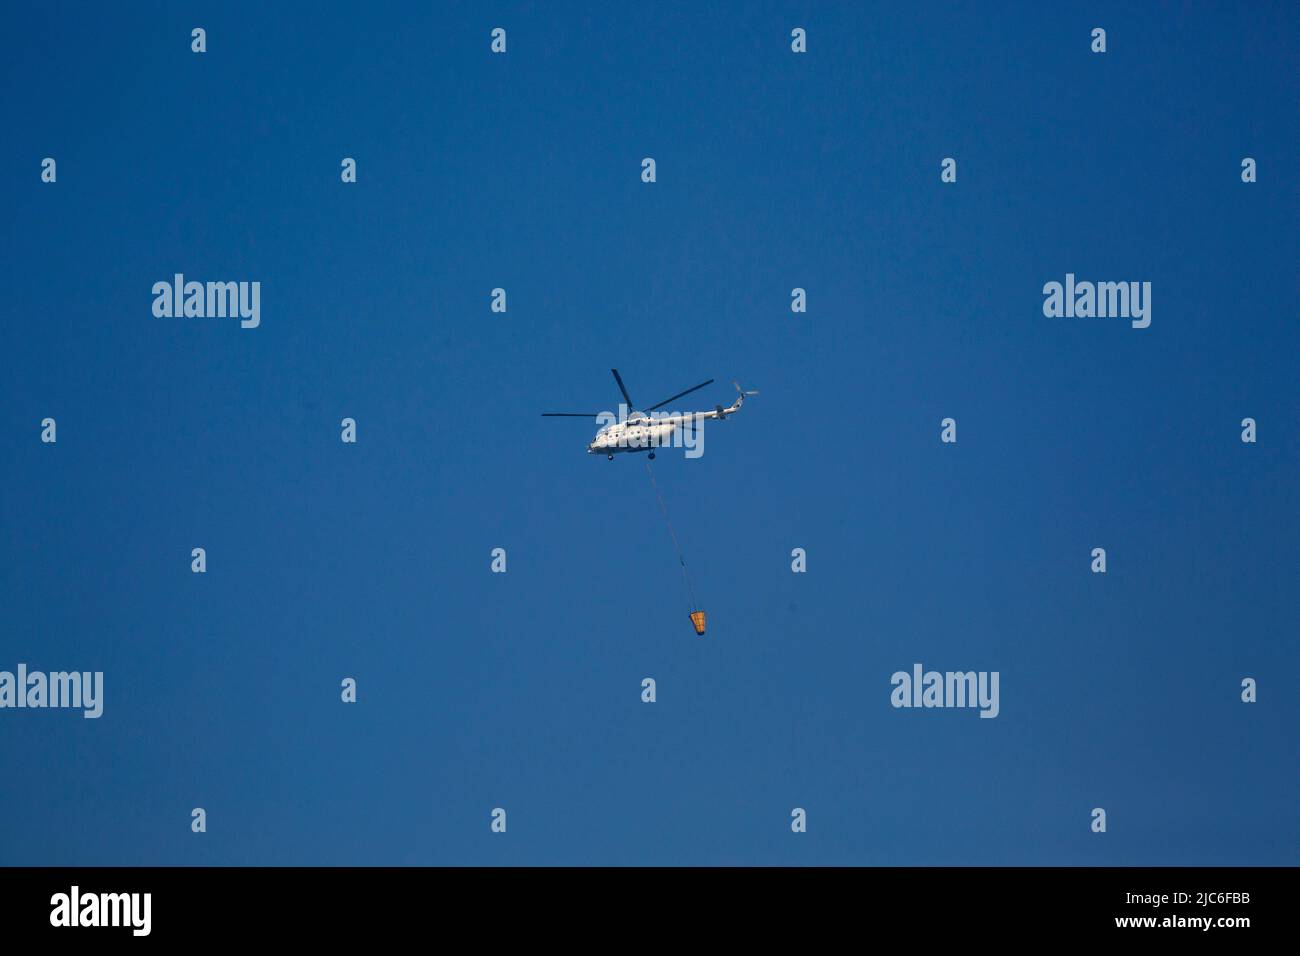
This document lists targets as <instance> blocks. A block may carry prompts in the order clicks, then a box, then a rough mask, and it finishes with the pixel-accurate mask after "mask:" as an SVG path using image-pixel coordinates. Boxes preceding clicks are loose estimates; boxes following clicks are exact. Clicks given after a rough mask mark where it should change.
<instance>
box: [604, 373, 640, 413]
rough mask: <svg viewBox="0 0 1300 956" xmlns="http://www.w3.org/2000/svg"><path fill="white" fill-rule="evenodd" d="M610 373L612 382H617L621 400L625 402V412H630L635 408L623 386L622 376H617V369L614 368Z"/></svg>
mask: <svg viewBox="0 0 1300 956" xmlns="http://www.w3.org/2000/svg"><path fill="white" fill-rule="evenodd" d="M610 371H611V372H613V373H614V381H616V382H618V390H619V391H620V392H622V393H623V400H624V401H625V402H627V410H628V411H631V410H632V409H634V408H636V406H635V405H633V404H632V396H631V395H629V394H628V393H627V388H626V387H624V385H623V376H622V375H619V374H618V369H616V368H612V369H610Z"/></svg>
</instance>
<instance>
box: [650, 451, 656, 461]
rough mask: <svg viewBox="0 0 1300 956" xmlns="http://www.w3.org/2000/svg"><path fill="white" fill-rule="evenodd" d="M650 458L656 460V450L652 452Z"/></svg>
mask: <svg viewBox="0 0 1300 956" xmlns="http://www.w3.org/2000/svg"><path fill="white" fill-rule="evenodd" d="M650 460H651V461H654V460H655V453H654V452H651V453H650Z"/></svg>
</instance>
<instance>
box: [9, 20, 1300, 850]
mask: <svg viewBox="0 0 1300 956" xmlns="http://www.w3.org/2000/svg"><path fill="white" fill-rule="evenodd" d="M0 25H2V27H3V29H0V72H2V73H3V85H2V88H0V96H2V97H3V100H0V107H2V110H3V116H2V121H3V131H4V135H3V140H2V142H0V200H2V201H3V209H4V212H5V219H6V222H7V224H8V228H7V229H6V230H4V239H3V247H0V251H3V254H4V263H5V265H4V278H5V281H4V286H5V289H4V295H3V296H2V297H0V302H2V303H3V304H2V305H0V308H2V309H3V336H4V340H3V348H2V349H0V355H2V356H3V358H2V359H0V361H2V362H3V366H2V368H0V371H2V373H3V374H2V376H0V380H2V381H3V385H0V395H2V396H3V404H2V406H0V427H2V428H3V432H2V434H0V445H2V447H3V455H2V458H3V466H4V467H3V489H2V491H3V493H2V494H0V522H2V524H0V606H2V607H3V612H4V617H3V624H2V626H0V669H5V670H13V669H14V668H15V667H16V665H17V664H18V663H19V662H22V663H26V664H27V666H28V667H29V668H30V669H33V670H44V671H55V670H67V669H75V670H91V671H95V670H100V671H103V672H104V674H105V677H104V680H105V702H104V714H103V716H102V717H101V718H100V719H98V720H85V719H82V717H81V716H80V715H79V714H78V713H76V712H68V711H57V710H43V711H34V710H22V711H19V710H4V711H0V863H7V864H96V865H108V864H241V863H251V864H500V863H512V864H579V863H601V864H732V863H736V864H1083V865H1094V864H1296V863H1297V862H1298V861H1300V826H1298V824H1297V814H1296V798H1297V784H1298V783H1300V773H1298V770H1297V766H1298V762H1297V747H1296V732H1297V728H1298V727H1300V707H1298V706H1297V700H1298V697H1297V672H1298V668H1300V653H1298V652H1297V637H1298V630H1297V613H1296V577H1297V571H1298V570H1300V542H1298V541H1297V528H1300V493H1298V491H1300V482H1298V481H1297V464H1298V463H1300V438H1298V437H1297V429H1296V422H1297V420H1298V418H1300V386H1298V385H1297V372H1296V349H1297V344H1300V335H1298V334H1297V331H1296V316H1297V292H1298V291H1300V289H1298V284H1297V278H1296V263H1297V253H1298V252H1300V249H1298V248H1297V245H1298V243H1297V231H1296V223H1297V221H1300V202H1298V201H1297V186H1296V177H1295V173H1294V169H1293V167H1294V163H1295V160H1296V156H1297V145H1298V143H1297V127H1296V103H1297V101H1298V95H1300V81H1298V80H1297V70H1296V69H1295V66H1296V54H1295V49H1296V48H1295V38H1296V36H1297V27H1298V26H1300V15H1298V14H1297V11H1296V7H1295V6H1294V5H1293V4H1287V3H1259V4H1250V5H1239V6H1236V7H1233V6H1230V5H1226V4H1223V5H1220V4H1214V5H1211V4H1189V5H1186V6H1185V7H1184V6H1183V5H1172V4H1169V5H1156V4H1140V5H1134V4H1072V5H1069V6H1065V5H1061V4H1039V3H1023V4H1014V5H1009V4H997V5H993V4H978V5H956V4H947V3H944V4H902V3H900V4H892V5H889V6H873V5H868V4H859V3H854V4H848V3H845V4H830V3H746V4H709V5H702V4H674V5H669V4H661V3H652V4H635V5H634V4H630V3H618V4H612V5H609V4H596V3H591V4H576V3H533V4H519V5H507V4H487V5H484V4H455V5H442V4H428V3H421V4H409V5H406V6H405V7H394V6H390V5H379V6H378V7H374V8H372V7H371V5H367V4H349V5H346V6H338V7H337V8H335V6H334V5H332V4H324V5H312V6H311V7H310V10H308V9H307V7H306V6H305V5H303V6H299V5H289V4H262V3H241V4H227V3H221V4H215V3H214V4H200V5H197V6H191V7H188V8H187V6H186V5H180V4H163V3H156V4H130V5H122V6H116V5H114V6H113V7H112V8H109V7H102V8H96V9H93V10H92V9H89V8H86V7H84V6H82V5H78V4H62V3H55V4H23V5H21V7H19V6H14V7H11V8H9V9H7V10H6V12H5V13H4V14H3V21H2V23H0ZM196 26H202V27H204V28H205V29H206V30H207V52H206V53H205V54H203V55H196V54H193V53H191V52H190V30H191V29H192V28H193V27H196ZM497 26H500V27H503V28H505V29H506V30H507V37H508V47H507V49H508V52H507V53H506V54H505V55H503V56H494V55H492V54H491V53H490V51H489V32H490V30H491V29H492V28H493V27H497ZM799 26H802V27H804V28H806V30H807V32H808V52H807V53H806V54H804V55H797V54H794V53H792V52H791V49H790V31H791V30H792V29H793V28H795V27H799ZM1095 26H1102V27H1104V28H1106V30H1107V33H1108V36H1107V46H1108V49H1107V52H1106V53H1105V54H1103V55H1097V54H1093V53H1091V52H1090V50H1089V46H1090V36H1089V34H1090V31H1091V30H1092V28H1093V27H1095ZM47 156H48V157H53V158H55V159H56V160H57V164H58V165H57V177H58V178H57V182H56V183H54V184H45V183H42V182H41V181H40V163H41V160H42V159H43V158H44V157H47ZM647 156H648V157H653V158H654V159H655V160H656V163H657V182H655V183H653V184H645V183H642V182H641V177H640V173H641V160H642V158H643V157H647ZM1247 156H1249V157H1253V158H1255V159H1256V160H1257V163H1258V179H1259V181H1258V182H1257V183H1254V184H1245V183H1243V182H1242V181H1241V176H1240V164H1241V160H1242V158H1243V157H1247ZM343 157H354V158H355V159H356V160H357V169H358V181H357V182H356V183H355V184H344V183H342V182H341V181H340V162H341V160H342V159H343ZM944 157H953V158H955V159H956V160H957V162H958V179H957V182H956V183H951V184H944V183H941V182H940V176H939V173H940V162H941V160H942V159H943V158H944ZM176 272H183V273H184V274H185V275H186V276H187V277H189V278H193V279H199V280H250V281H251V280H257V281H259V282H261V284H262V286H261V289H262V293H261V325H260V327H258V328H256V329H241V328H240V327H239V325H238V323H237V322H236V321H234V320H229V319H207V318H188V319H185V318H156V317H154V315H153V314H152V311H151V305H152V294H151V287H152V285H153V283H154V282H157V281H160V280H163V281H167V280H170V278H171V276H172V275H173V274H174V273H176ZM1067 272H1073V273H1075V274H1076V275H1077V276H1078V277H1079V278H1080V279H1081V280H1082V279H1091V280H1098V281H1101V280H1116V281H1120V280H1134V281H1149V282H1151V283H1152V313H1151V317H1152V323H1151V326H1150V328H1147V329H1134V328H1132V327H1130V325H1129V323H1128V322H1127V321H1124V320H1122V319H1081V318H1069V319H1067V318H1047V317H1045V316H1044V314H1043V311H1042V305H1043V294H1042V287H1043V285H1044V283H1046V282H1049V281H1053V280H1055V281H1063V280H1064V277H1065V274H1066V273H1067ZM495 287H503V288H505V289H506V290H507V295H508V312H507V313H506V314H504V315H502V314H494V313H493V312H491V311H490V309H489V302H490V292H491V290H492V289H493V288H495ZM795 287H802V288H805V289H806V290H807V302H808V311H807V312H806V313H805V314H794V313H792V312H791V309H790V293H791V289H793V288H795ZM611 367H617V368H619V369H620V370H621V371H622V373H623V376H624V378H625V380H626V381H627V384H628V387H629V389H630V390H631V391H632V394H633V396H634V397H635V398H637V399H638V401H640V402H642V403H646V402H649V401H653V400H658V399H659V398H662V397H664V396H667V395H671V394H673V393H674V392H676V391H679V390H681V389H683V388H686V387H688V386H689V385H692V384H694V383H696V382H698V381H701V380H703V379H705V378H709V377H714V378H716V379H717V383H716V384H714V385H712V386H709V387H708V388H706V389H704V390H702V391H701V392H699V393H697V394H696V395H693V396H691V397H690V398H689V399H686V400H683V402H682V403H681V405H680V406H679V407H683V408H688V409H689V408H711V407H712V406H713V405H715V404H717V403H720V402H722V403H725V402H728V401H730V400H731V399H732V398H733V397H734V391H733V390H732V389H731V386H730V385H729V384H728V383H729V382H730V380H731V379H733V378H737V379H739V380H740V381H741V383H742V384H743V385H745V386H746V387H747V388H758V389H761V392H762V394H761V395H760V396H758V397H756V398H753V399H752V400H750V401H749V402H747V403H746V405H745V408H744V410H743V411H742V412H741V413H740V414H739V415H737V416H736V417H735V418H733V419H731V420H728V421H726V422H723V423H710V425H709V426H708V427H707V428H706V431H705V454H704V455H703V457H701V458H699V459H697V460H686V459H684V458H683V457H682V453H681V452H680V451H675V452H664V453H663V454H661V455H660V456H659V457H658V459H657V460H656V462H655V472H656V475H657V477H658V481H659V484H660V487H661V489H662V491H663V493H664V496H665V499H666V501H667V503H668V507H669V509H670V510H671V512H672V515H673V520H674V524H675V526H676V528H677V531H678V534H679V536H680V538H681V541H682V546H683V548H684V550H685V553H686V556H687V561H688V564H689V567H690V569H691V572H692V575H693V580H694V584H695V588H696V591H697V592H698V594H699V598H700V602H701V604H702V605H703V606H704V607H705V609H706V610H707V611H708V614H709V630H708V633H707V635H706V636H705V637H703V638H698V637H696V636H695V634H694V632H693V631H692V629H691V625H690V622H689V621H688V620H687V616H686V612H687V606H686V605H687V600H686V597H685V594H684V589H683V586H682V581H681V578H680V574H679V572H678V569H677V566H676V557H675V554H674V551H673V547H672V542H671V540H670V539H669V536H668V531H667V529H666V527H665V524H664V521H663V519H662V516H661V515H660V513H659V510H658V505H657V503H656V501H655V498H654V495H653V492H652V490H651V487H650V485H649V482H648V479H647V476H646V473H645V468H644V465H643V462H642V460H641V458H640V457H637V456H627V457H623V458H619V459H616V460H615V461H613V462H609V461H606V460H605V459H604V458H603V457H596V456H591V455H588V454H586V452H585V446H586V443H587V442H588V441H589V440H590V439H591V437H592V434H593V433H594V431H595V427H594V424H589V423H587V422H585V421H582V420H578V419H559V420H551V419H543V418H541V417H539V413H540V412H542V411H546V410H551V409H555V410H570V409H571V410H578V411H581V410H585V409H588V408H591V409H593V410H603V409H613V408H615V407H616V405H617V402H618V393H617V390H616V387H615V385H614V382H613V380H612V378H611V377H610V374H609V369H610V368H611ZM949 416H950V417H953V418H955V419H956V421H957V423H958V426H957V427H958V441H957V443H956V444H955V445H953V444H943V443H941V442H940V434H939V433H940V428H939V423H940V420H941V419H942V418H945V417H949ZM1247 416H1249V417H1253V418H1255V419H1256V420H1257V422H1258V439H1259V440H1258V441H1257V442H1256V443H1255V444H1244V443H1243V442H1242V441H1241V440H1240V432H1241V425H1240V422H1241V420H1242V419H1243V418H1245V417H1247ZM45 417H53V418H55V419H56V421H57V429H58V431H57V436H58V441H57V443H56V444H53V445H50V444H42V443H41V441H40V422H41V420H42V419H43V418H45ZM344 417H353V418H355V419H356V421H357V428H358V441H357V443H356V444H344V443H343V442H341V441H340V427H339V423H340V420H341V419H342V418H344ZM195 547H203V548H205V549H206V552H207V566H208V570H207V572H206V574H202V575H198V574H193V573H191V571H190V552H191V549H192V548H195ZM497 547H502V548H505V549H506V551H507V555H508V571H507V572H506V573H505V574H493V573H491V572H490V570H489V565H490V552H491V551H492V549H493V548H497ZM796 547H798V548H804V549H805V550H806V552H807V572H806V573H803V574H794V573H792V571H791V556H790V555H791V550H792V549H793V548H796ZM1096 547H1104V548H1105V549H1106V551H1107V572H1106V573H1105V574H1104V575H1102V574H1093V573H1091V572H1090V570H1089V564H1090V560H1091V558H1090V553H1091V551H1092V549H1093V548H1096ZM917 662H920V663H922V664H924V665H925V667H926V668H935V669H938V670H968V669H969V670H987V671H998V672H999V673H1000V675H1001V680H1000V710H1001V712H1000V714H999V716H998V717H997V718H996V719H992V720H988V719H979V718H978V717H977V714H976V712H975V711H973V710H942V709H933V710H900V709H894V708H893V707H891V706H890V691H891V689H892V688H891V685H890V676H891V675H892V674H893V673H894V672H895V671H898V670H910V669H911V667H912V665H913V664H914V663H917ZM344 677H354V678H355V679H356V680H357V682H358V688H359V701H358V702H357V703H356V704H353V705H350V704H344V703H342V702H341V701H340V689H339V685H340V681H341V680H342V679H343V678H344ZM644 677H653V678H654V679H655V680H656V681H657V696H658V699H657V702H656V703H654V704H645V703H642V701H641V681H642V678H644ZM1244 677H1252V678H1255V679H1256V680H1257V681H1258V688H1259V690H1258V694H1259V700H1258V703H1255V704H1245V703H1242V702H1241V700H1240V694H1241V687H1240V684H1241V680H1242V679H1243V678H1244ZM194 807H202V808H204V809H205V810H206V811H207V815H208V832H207V833H205V834H201V835H200V834H194V833H192V832H191V831H190V811H191V809H192V808H194ZM494 807H503V808H505V809H506V810H507V813H508V830H507V833H506V834H505V835H500V834H492V833H491V832H490V831H489V814H490V812H491V810H492V809H493V808H494ZM795 807H802V808H805V809H806V810H807V814H808V832H807V833H805V834H794V833H792V832H791V829H790V813H791V810H792V808H795ZM1094 807H1103V808H1105V809H1106V812H1107V814H1108V829H1107V832H1106V833H1105V834H1094V833H1092V832H1091V831H1090V827H1089V824H1090V821H1091V817H1090V812H1091V810H1092V809H1093V808H1094Z"/></svg>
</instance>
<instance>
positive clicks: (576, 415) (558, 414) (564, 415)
mask: <svg viewBox="0 0 1300 956" xmlns="http://www.w3.org/2000/svg"><path fill="white" fill-rule="evenodd" d="M599 416H600V412H542V417H543V418H598V417H599Z"/></svg>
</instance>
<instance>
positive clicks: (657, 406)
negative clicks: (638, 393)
mask: <svg viewBox="0 0 1300 956" xmlns="http://www.w3.org/2000/svg"><path fill="white" fill-rule="evenodd" d="M712 384H713V379H709V380H708V381H707V382H700V384H699V385H696V386H695V387H694V388H688V389H687V390H686V391H684V392H678V393H677V394H676V395H674V396H673V397H672V398H665V399H664V400H663V401H662V402H660V403H659V404H658V405H651V406H650V407H649V408H647V409H646V411H647V412H653V411H654V410H655V409H656V408H663V407H664V406H665V405H667V404H668V403H669V402H675V401H677V399H679V398H681V397H682V396H683V395H689V394H691V392H694V391H696V390H697V389H701V388H703V387H704V386H705V385H712Z"/></svg>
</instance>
